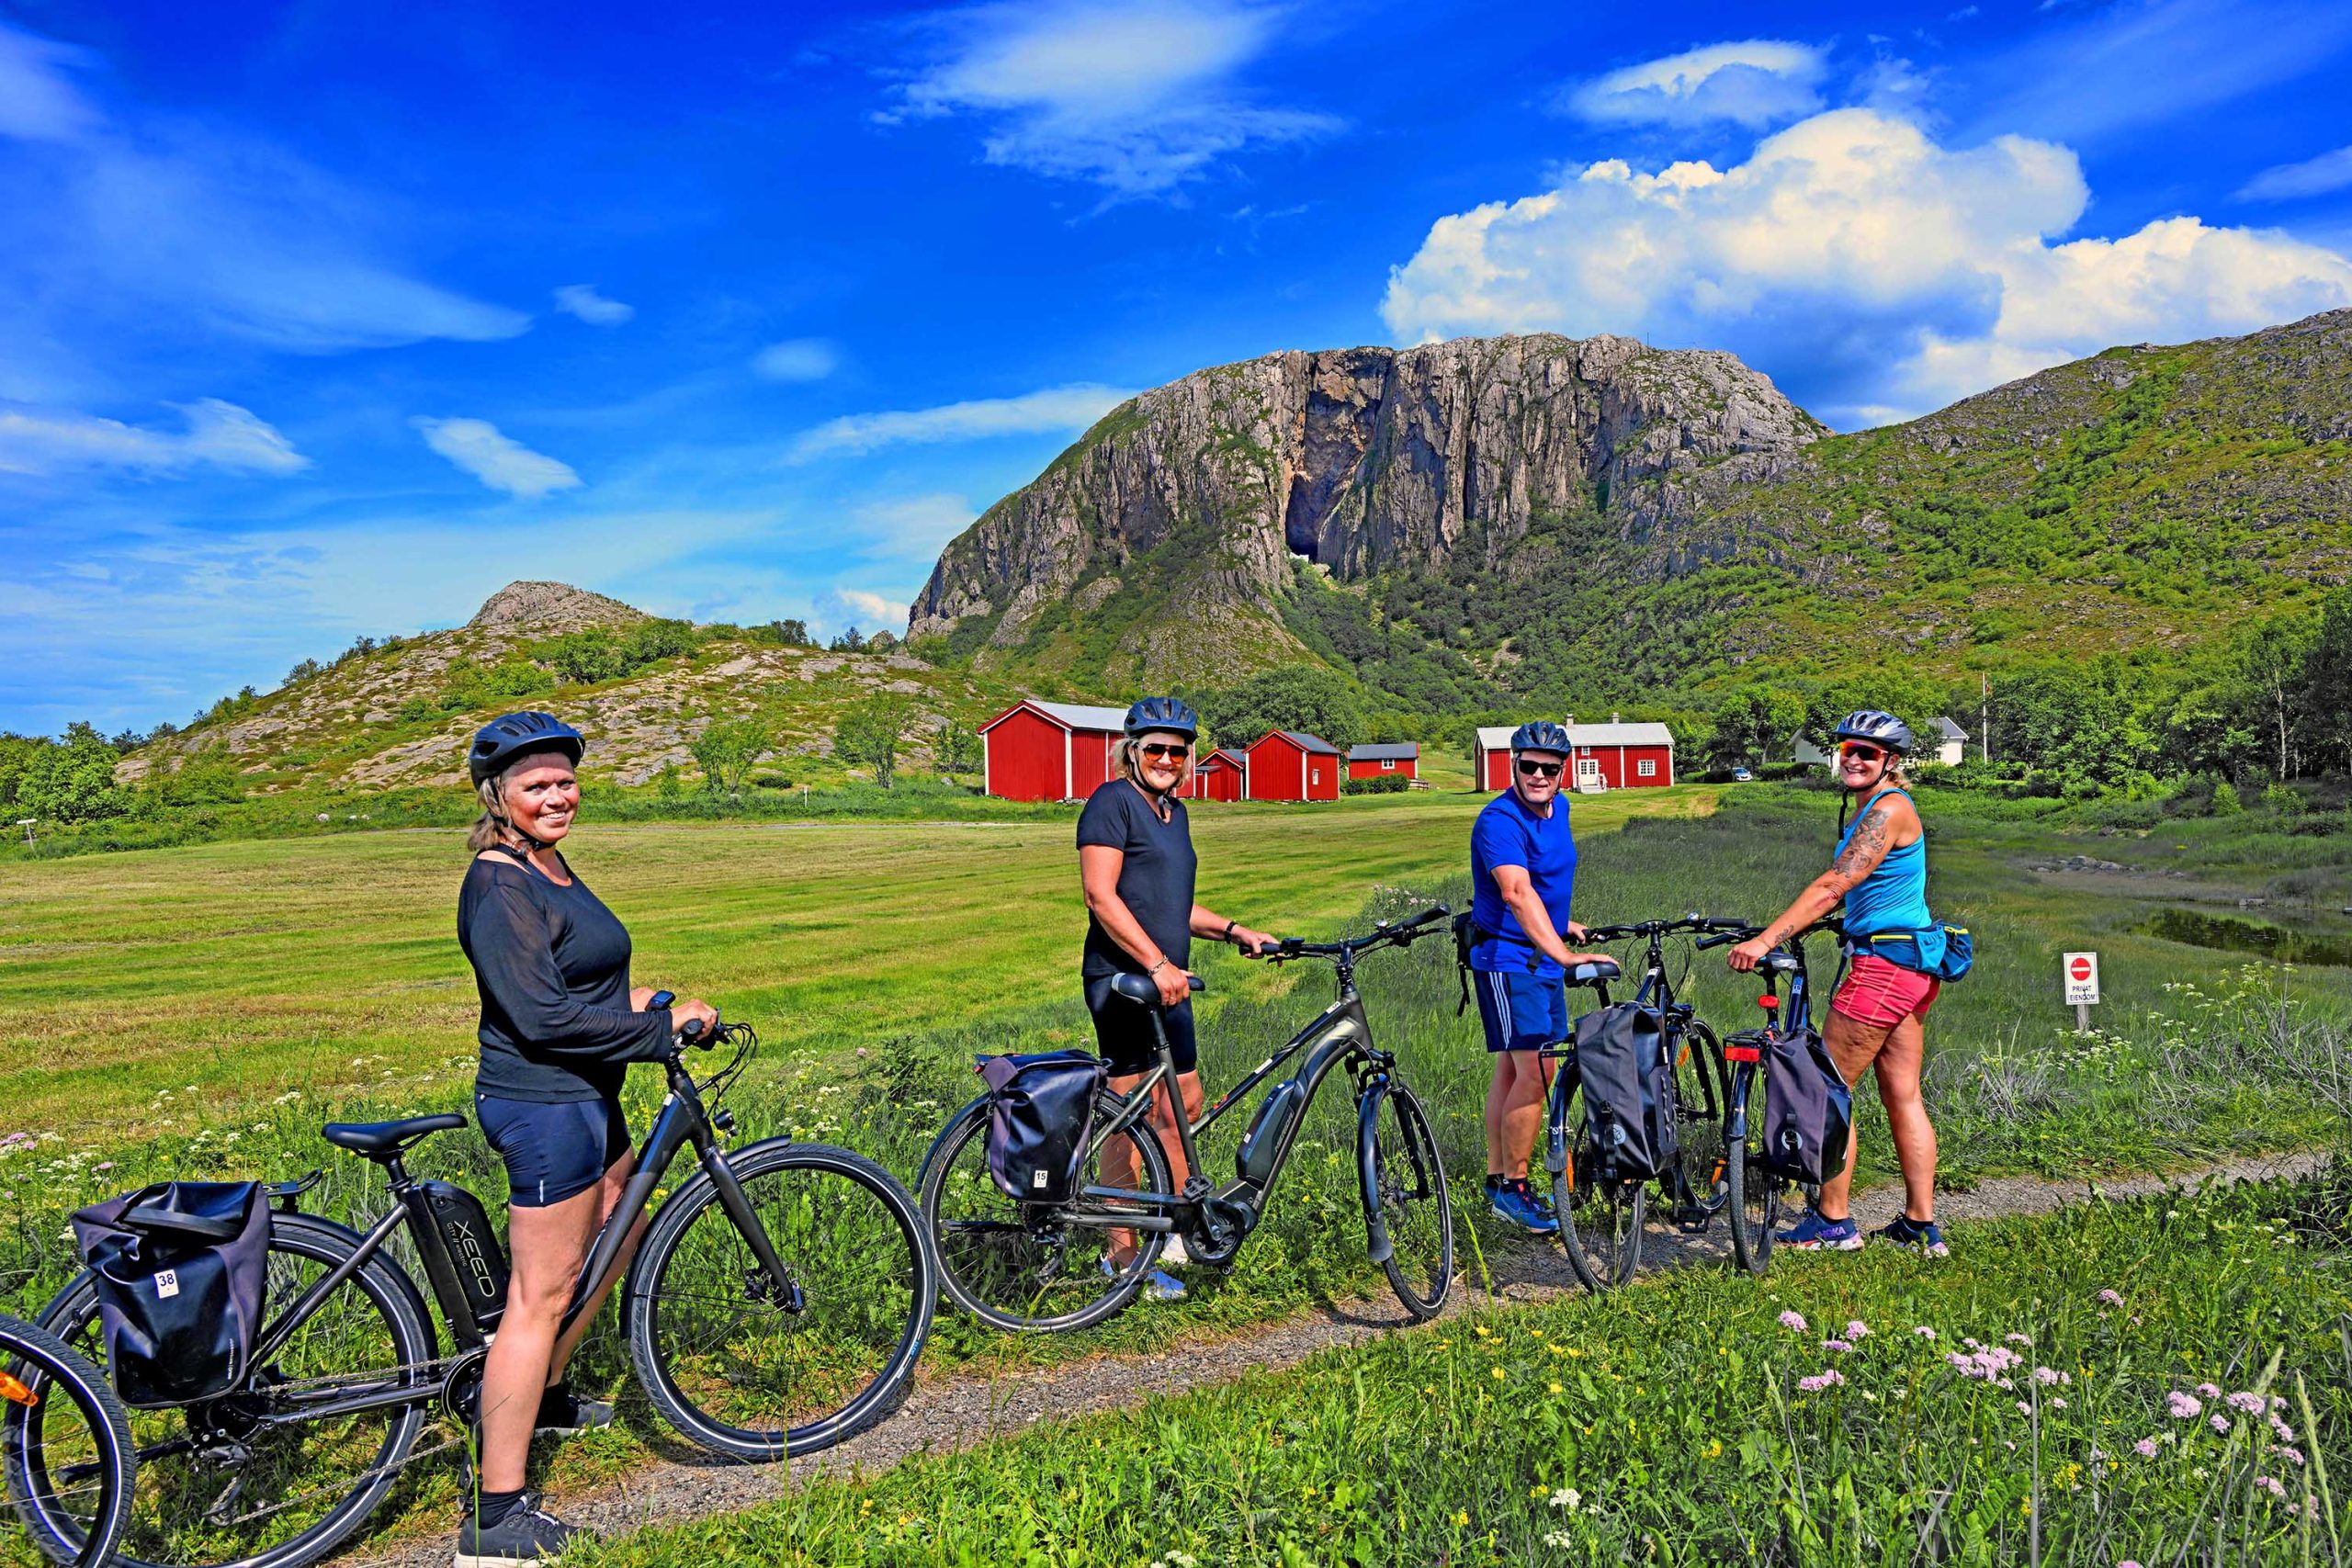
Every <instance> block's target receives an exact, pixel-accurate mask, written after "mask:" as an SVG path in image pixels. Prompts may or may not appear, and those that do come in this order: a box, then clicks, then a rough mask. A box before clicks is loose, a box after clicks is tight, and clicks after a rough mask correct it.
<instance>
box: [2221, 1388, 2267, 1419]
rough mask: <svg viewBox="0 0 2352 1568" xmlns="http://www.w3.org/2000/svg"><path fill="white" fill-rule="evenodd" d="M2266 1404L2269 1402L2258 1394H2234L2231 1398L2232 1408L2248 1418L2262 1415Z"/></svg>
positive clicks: (2230, 1404)
mask: <svg viewBox="0 0 2352 1568" xmlns="http://www.w3.org/2000/svg"><path fill="white" fill-rule="evenodd" d="M2266 1404H2267V1402H2266V1401H2265V1400H2264V1399H2263V1397H2262V1395H2260V1394H2258V1393H2233V1394H2232V1395H2230V1398H2229V1406H2230V1408H2231V1409H2233V1410H2235V1411H2237V1412H2239V1413H2240V1414H2242V1415H2246V1416H2259V1415H2261V1414H2262V1413H2263V1410H2264V1409H2265V1408H2266Z"/></svg>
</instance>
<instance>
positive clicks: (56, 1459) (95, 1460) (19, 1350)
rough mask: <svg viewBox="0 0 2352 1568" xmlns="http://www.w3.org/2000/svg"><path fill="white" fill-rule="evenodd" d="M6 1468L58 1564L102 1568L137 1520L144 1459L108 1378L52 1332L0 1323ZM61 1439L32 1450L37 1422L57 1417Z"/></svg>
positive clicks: (20, 1506) (21, 1505)
mask: <svg viewBox="0 0 2352 1568" xmlns="http://www.w3.org/2000/svg"><path fill="white" fill-rule="evenodd" d="M0 1356H5V1357H6V1371H0V1401H5V1402H6V1403H5V1404H0V1463H5V1465H6V1472H7V1478H8V1502H9V1505H10V1506H12V1507H14V1508H15V1509H16V1511H17V1518H18V1520H20V1521H21V1522H22V1523H23V1525H24V1527H25V1531H26V1533H27V1534H28V1535H29V1536H30V1537H31V1538H32V1541H33V1544H34V1545H35V1546H36V1547H38V1548H40V1553H41V1555H42V1556H44V1557H46V1558H48V1559H49V1560H50V1561H51V1562H62V1563H71V1564H73V1565H74V1568H98V1565H99V1564H101V1563H104V1562H110V1561H111V1560H112V1559H113V1557H114V1553H115V1549H116V1547H118V1546H119V1545H120V1544H121V1541H122V1534H123V1530H124V1529H125V1528H126V1527H127V1526H128V1525H129V1524H130V1499H131V1488H132V1484H133V1478H134V1477H135V1476H136V1474H137V1473H138V1469H139V1457H138V1453H137V1450H136V1448H135V1446H134V1445H133V1443H132V1441H131V1437H130V1414H129V1413H128V1412H126V1411H125V1410H124V1409H123V1407H122V1401H121V1400H120V1399H119V1398H117V1397H116V1396H115V1392H114V1386H113V1384H111V1383H109V1382H107V1375H106V1373H105V1372H103V1371H99V1370H98V1369H97V1368H96V1367H94V1366H92V1365H91V1364H90V1363H89V1362H88V1361H87V1360H86V1359H84V1358H83V1357H81V1356H78V1355H75V1354H74V1351H73V1350H72V1349H71V1348H68V1347H67V1345H66V1344H65V1342H64V1341H63V1340H62V1339H60V1338H58V1337H57V1336H55V1335H53V1334H51V1333H49V1332H48V1331H47V1330H45V1329H40V1328H36V1327H34V1326H33V1325H31V1324H29V1323H25V1322H22V1321H20V1320H18V1319H17V1318H13V1317H0ZM61 1400H62V1401H63V1402H64V1404H65V1405H66V1406H68V1407H70V1414H62V1415H59V1427H60V1430H59V1431H58V1432H57V1433H56V1434H55V1436H54V1438H51V1440H49V1441H47V1442H44V1443H41V1444H39V1445H31V1446H28V1444H27V1443H26V1442H25V1440H24V1439H25V1434H26V1431H27V1429H28V1418H29V1416H30V1415H31V1413H32V1412H34V1411H41V1412H43V1414H44V1417H46V1416H49V1415H57V1414H59V1411H60V1405H59V1402H60V1401H61Z"/></svg>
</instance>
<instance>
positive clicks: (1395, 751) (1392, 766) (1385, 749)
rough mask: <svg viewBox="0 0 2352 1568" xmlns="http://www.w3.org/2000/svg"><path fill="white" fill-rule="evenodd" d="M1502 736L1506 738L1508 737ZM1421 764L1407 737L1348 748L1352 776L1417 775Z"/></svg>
mask: <svg viewBox="0 0 2352 1568" xmlns="http://www.w3.org/2000/svg"><path fill="white" fill-rule="evenodd" d="M1503 739H1505V740H1509V739H1510V737H1509V736H1505V737H1503ZM1420 766H1421V749H1420V748H1419V746H1417V745H1415V744H1414V743H1413V742H1411V741H1410V740H1400V741H1396V742H1393V743H1391V742H1387V741H1374V742H1373V743H1371V744H1369V745H1364V746H1351V747H1349V748H1348V777H1350V778H1351V779H1376V778H1383V777H1385V776H1387V775H1388V774H1391V773H1397V774H1401V775H1403V776H1404V777H1406V778H1408V779H1411V778H1419V776H1420Z"/></svg>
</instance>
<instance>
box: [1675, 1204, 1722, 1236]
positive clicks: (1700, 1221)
mask: <svg viewBox="0 0 2352 1568" xmlns="http://www.w3.org/2000/svg"><path fill="white" fill-rule="evenodd" d="M1714 1218H1715V1215H1714V1211H1713V1210H1712V1209H1704V1208H1701V1207H1699V1206H1698V1205H1697V1204H1691V1205H1690V1206H1688V1207H1686V1208H1681V1209H1677V1210H1676V1211H1675V1212H1674V1228H1675V1229H1676V1230H1679V1231H1680V1232H1681V1233H1682V1234H1683V1235H1700V1234H1701V1233H1702V1232H1704V1231H1705V1230H1706V1228H1707V1227H1708V1226H1709V1225H1710V1224H1713V1223H1714Z"/></svg>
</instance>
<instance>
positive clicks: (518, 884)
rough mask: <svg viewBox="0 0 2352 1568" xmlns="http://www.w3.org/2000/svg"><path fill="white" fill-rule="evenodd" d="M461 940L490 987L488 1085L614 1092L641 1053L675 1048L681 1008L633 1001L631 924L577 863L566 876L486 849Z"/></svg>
mask: <svg viewBox="0 0 2352 1568" xmlns="http://www.w3.org/2000/svg"><path fill="white" fill-rule="evenodd" d="M564 869H565V870H566V871H567V872H570V871H571V867H570V865H569V864H567V865H566V866H565V868H564ZM458 945H459V946H461V947H463V948H464V949H465V950H466V957H467V958H468V959H469V961H470V962H471V963H472V964H473V966H474V980H475V983H476V985H477V986H478V987H480V989H481V1073H480V1075H479V1076H478V1077H476V1079H475V1084H476V1087H477V1088H478V1089H480V1090H481V1092H482V1093H484V1094H489V1095H496V1096H498V1097H499V1098H501V1099H504V1100H536V1101H538V1102H541V1103H546V1104H560V1103H563V1102H566V1101H571V1100H602V1099H605V1098H608V1097H610V1096H613V1095H616V1094H618V1093H619V1092H620V1087H621V1079H622V1077H623V1076H624V1075H625V1074H626V1073H627V1072H628V1064H629V1063H631V1062H655V1061H660V1060H661V1059H662V1056H663V1055H665V1054H666V1053H667V1052H668V1050H669V1048H670V1038H671V1034H672V1032H673V1030H672V1024H671V1021H670V1014H669V1012H668V1011H667V1010H662V1011H659V1012H632V1011H630V1010H629V1005H628V991H629V986H628V959H629V940H628V928H627V927H626V926H624V925H622V924H621V922H620V919H619V918H618V917H617V916H616V915H615V914H614V913H613V912H612V910H610V909H608V908H605V901H604V900H603V899H601V898H599V897H596V896H595V895H594V893H591V892H590V891H588V885H587V884H586V883H584V882H582V881H581V880H580V878H579V876H578V875H577V874H573V875H572V878H571V886H562V885H560V884H558V883H555V882H551V881H549V880H548V878H547V877H545V876H542V875H541V874H538V872H537V871H536V870H531V869H527V868H526V867H524V866H521V865H517V864H515V863H513V862H512V861H502V860H494V859H493V860H484V859H481V858H479V857H477V858H476V859H475V861H474V863H473V864H472V865H470V866H469V867H468V868H467V870H466V880H465V885H464V886H462V887H460V888H459V889H458Z"/></svg>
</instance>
